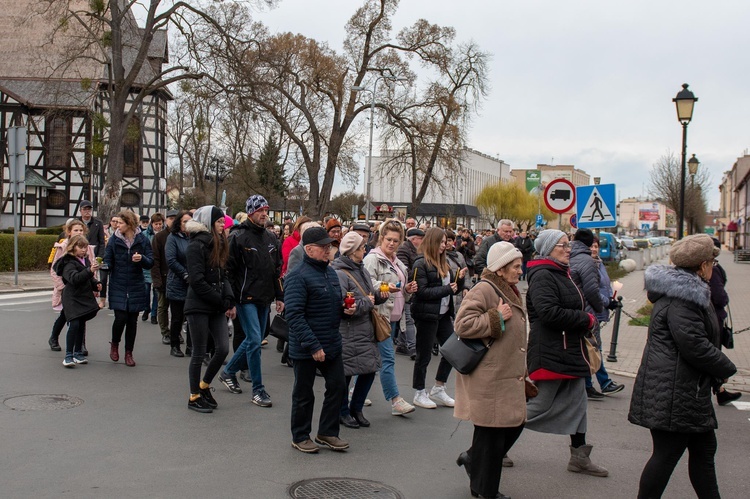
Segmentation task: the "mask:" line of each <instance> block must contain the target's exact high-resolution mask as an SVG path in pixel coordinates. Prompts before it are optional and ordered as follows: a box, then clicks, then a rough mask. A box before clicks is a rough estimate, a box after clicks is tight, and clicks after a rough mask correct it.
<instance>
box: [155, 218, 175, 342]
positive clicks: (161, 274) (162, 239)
mask: <svg viewBox="0 0 750 499" xmlns="http://www.w3.org/2000/svg"><path fill="white" fill-rule="evenodd" d="M176 216H177V210H169V211H168V212H167V221H166V222H165V223H164V229H162V230H161V231H159V232H157V233H156V235H155V236H154V238H153V239H152V240H151V250H152V251H153V252H154V266H153V267H151V281H152V282H153V286H154V288H155V289H156V291H157V292H158V293H159V306H158V309H157V310H158V311H157V314H156V320H157V322H158V323H159V329H161V342H162V343H163V344H165V345H169V344H170V338H169V300H167V274H168V272H169V266H168V265H167V254H166V252H165V251H164V247H165V246H166V244H167V237H169V234H170V233H171V232H172V230H171V228H172V223H173V222H174V219H175V217H176Z"/></svg>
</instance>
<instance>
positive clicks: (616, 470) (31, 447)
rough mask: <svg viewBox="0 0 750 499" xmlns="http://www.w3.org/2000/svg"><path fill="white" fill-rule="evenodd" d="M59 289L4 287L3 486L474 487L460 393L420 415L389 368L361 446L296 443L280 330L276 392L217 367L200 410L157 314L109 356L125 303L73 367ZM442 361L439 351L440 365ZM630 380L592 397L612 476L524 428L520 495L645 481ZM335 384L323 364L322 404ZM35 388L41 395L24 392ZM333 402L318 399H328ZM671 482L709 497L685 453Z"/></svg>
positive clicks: (738, 472)
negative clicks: (129, 354) (62, 346)
mask: <svg viewBox="0 0 750 499" xmlns="http://www.w3.org/2000/svg"><path fill="white" fill-rule="evenodd" d="M48 297H49V293H46V292H43V293H26V294H8V295H3V296H2V297H0V335H2V338H3V348H2V349H0V380H2V383H1V384H0V398H2V400H3V402H4V403H3V404H0V428H2V431H3V442H2V452H0V483H1V484H2V489H1V490H0V496H1V497H4V498H16V497H19V498H20V497H24V498H25V497H52V496H58V495H61V494H62V495H63V496H70V497H73V496H75V497H160V498H161V497H164V498H171V497H175V498H177V497H179V498H192V497H250V498H269V499H271V498H279V499H280V498H284V497H289V495H288V489H289V486H290V485H291V484H293V483H295V482H297V481H299V480H304V479H309V478H317V477H348V478H364V479H370V480H376V481H380V482H383V483H385V484H387V485H389V486H391V487H394V488H395V489H397V490H399V491H400V492H401V493H402V494H403V496H404V497H406V498H410V499H418V498H462V497H467V498H468V497H470V496H469V493H468V492H469V491H468V480H467V478H466V475H465V474H464V471H463V470H462V469H461V468H458V467H457V466H456V465H455V458H456V456H457V455H458V454H459V453H460V452H461V451H462V450H465V448H466V447H468V445H469V442H470V439H471V432H472V427H471V424H469V423H467V422H461V423H460V424H459V423H458V421H457V420H456V419H454V418H453V415H452V410H450V409H446V408H438V409H436V410H423V409H417V411H416V412H415V413H413V414H412V415H410V416H408V417H406V418H402V417H393V416H391V415H390V405H389V404H388V403H387V402H386V401H385V400H384V399H383V396H382V391H381V389H380V384H379V382H377V381H376V383H375V385H374V386H373V389H372V391H371V393H370V398H371V399H372V400H373V406H372V407H369V408H366V410H365V413H366V415H367V417H368V418H369V419H370V421H371V422H372V427H370V428H363V429H358V430H350V429H346V428H342V432H341V436H342V437H343V438H345V439H347V440H348V441H349V442H350V443H351V449H350V450H349V451H348V452H346V453H333V452H329V451H321V452H320V453H319V454H317V455H303V454H301V453H300V452H298V451H296V450H294V449H292V448H291V445H290V442H291V436H290V431H289V417H290V406H291V400H290V399H291V397H290V390H291V386H292V383H293V379H294V378H293V372H292V370H291V369H289V368H287V367H285V366H283V365H281V364H280V363H279V354H278V353H277V352H276V351H275V349H274V348H273V346H269V347H266V349H264V352H263V360H264V367H263V371H264V382H265V383H266V386H267V389H268V392H269V393H270V394H271V397H272V399H273V403H274V405H273V407H272V408H270V409H263V408H260V407H256V406H254V405H252V404H251V403H250V394H249V393H248V392H249V391H250V390H247V391H246V392H245V393H243V394H241V395H233V394H230V393H229V392H228V391H227V390H226V389H224V387H223V386H222V385H221V384H220V383H218V382H215V383H214V386H215V387H216V393H215V397H216V399H217V401H218V402H219V404H220V408H219V409H218V410H217V411H215V412H214V413H213V414H210V415H203V414H198V413H195V412H193V411H189V410H188V409H187V407H186V404H187V396H188V382H187V365H188V359H187V358H184V359H178V358H174V357H170V356H169V347H168V346H164V345H162V344H161V342H160V335H159V332H158V327H157V326H154V325H151V324H150V323H144V322H139V331H138V339H137V342H136V348H135V352H134V357H135V360H136V362H137V363H138V365H137V367H135V368H128V367H126V366H125V365H124V363H123V362H122V361H120V362H119V363H113V362H112V361H110V360H109V357H108V341H109V335H110V327H111V323H112V316H111V315H110V313H109V311H106V310H105V311H102V312H101V313H100V314H99V316H98V317H97V318H96V319H94V320H93V321H92V322H90V323H89V328H88V329H89V333H88V342H87V343H88V348H89V350H90V352H91V354H90V357H89V361H90V363H89V364H88V365H84V366H78V367H76V368H74V369H65V368H64V367H63V366H62V364H61V362H62V354H61V353H60V352H52V351H50V349H49V348H48V346H47V338H48V336H49V330H50V327H51V324H52V321H53V320H54V318H55V313H54V312H53V311H52V310H51V308H50V306H49V298H48ZM63 336H64V333H63ZM272 345H273V341H272ZM436 365H437V362H432V363H431V366H430V368H431V369H430V374H434V370H435V368H436ZM411 368H412V363H411V362H410V361H409V360H408V359H407V358H405V357H398V358H397V376H398V379H399V381H400V383H399V386H400V388H401V390H402V394H403V395H405V396H406V397H407V399H411V397H412V396H413V392H412V390H411V389H410V380H411ZM617 380H618V381H620V382H622V383H625V385H626V390H625V391H624V392H621V393H620V394H617V395H615V396H612V397H610V398H608V399H607V400H604V401H602V402H592V403H590V405H589V433H588V441H589V443H591V444H593V445H594V451H593V454H592V456H593V458H594V459H595V460H596V462H597V463H598V464H601V465H603V466H605V467H607V468H608V469H609V470H610V477H609V478H594V477H587V476H579V475H576V474H573V473H570V472H568V471H566V464H567V460H568V457H569V451H568V443H569V440H568V438H567V437H563V436H558V435H545V434H539V433H534V432H531V431H525V432H524V433H523V434H522V435H521V438H520V439H519V441H518V442H517V443H516V445H515V447H514V448H513V449H512V451H511V452H510V455H511V457H512V458H513V460H514V461H515V463H516V466H515V467H514V468H510V469H505V471H504V473H503V481H502V484H501V491H502V492H503V493H505V494H507V495H510V496H512V497H513V498H514V499H519V498H588V497H591V498H595V497H596V498H598V497H607V498H608V499H619V498H632V497H635V494H636V490H637V484H638V478H639V476H640V472H641V470H642V468H643V465H644V463H645V462H646V460H647V459H648V457H649V455H650V448H651V442H650V437H649V433H648V431H647V430H645V429H643V428H639V427H636V426H633V425H631V424H630V423H628V422H627V417H626V416H627V409H628V404H629V399H630V388H631V387H632V379H628V378H617ZM241 384H243V386H244V385H246V384H244V383H242V382H241ZM322 384H323V383H322V379H319V380H318V382H317V385H318V386H317V387H316V388H317V393H318V394H320V396H319V397H318V404H319V403H320V400H322ZM246 388H249V387H246ZM449 393H453V380H452V377H451V381H450V382H449ZM44 394H49V395H66V396H70V397H77V398H78V399H80V400H81V401H82V403H81V404H80V405H77V406H75V407H72V408H66V409H63V408H59V409H54V410H52V409H51V408H52V407H55V406H57V405H59V404H62V403H64V402H65V400H64V398H63V397H56V398H46V399H44V398H39V397H37V398H18V397H23V396H27V395H44ZM34 400H36V401H37V402H38V403H37V405H36V406H32V405H24V403H26V402H28V401H34ZM746 402H750V400H747V401H746ZM748 406H750V404H748ZM12 407H19V408H21V409H23V408H25V409H28V410H20V409H13V408H12ZM748 408H750V407H748ZM318 410H319V405H318V406H317V407H316V415H317V413H318V412H317V411H318ZM717 414H718V418H719V424H720V429H719V431H718V439H719V451H718V454H717V457H716V461H717V468H718V475H719V480H720V488H721V492H722V496H723V497H725V498H744V497H748V492H747V491H748V490H750V477H749V476H748V463H749V461H748V452H747V451H748V449H750V421H749V420H748V418H750V411H742V410H739V409H738V408H737V407H734V406H730V407H717ZM316 423H317V421H314V425H313V428H315V425H316ZM665 497H669V498H685V497H694V493H693V491H692V488H691V486H690V482H689V479H688V474H687V458H686V457H685V458H683V460H682V461H681V462H680V464H679V465H678V468H677V469H676V470H675V473H674V475H673V477H672V480H671V482H670V484H669V487H668V489H667V493H666V494H665Z"/></svg>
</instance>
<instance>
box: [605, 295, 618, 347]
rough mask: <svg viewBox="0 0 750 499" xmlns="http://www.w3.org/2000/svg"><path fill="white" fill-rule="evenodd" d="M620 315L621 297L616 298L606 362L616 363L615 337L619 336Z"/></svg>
mask: <svg viewBox="0 0 750 499" xmlns="http://www.w3.org/2000/svg"><path fill="white" fill-rule="evenodd" d="M620 315H622V296H618V297H617V309H616V310H615V322H614V324H612V341H611V342H610V343H609V355H607V362H617V336H618V335H619V334H620Z"/></svg>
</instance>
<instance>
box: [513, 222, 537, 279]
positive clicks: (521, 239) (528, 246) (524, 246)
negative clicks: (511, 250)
mask: <svg viewBox="0 0 750 499" xmlns="http://www.w3.org/2000/svg"><path fill="white" fill-rule="evenodd" d="M513 244H515V245H516V248H518V251H520V252H521V254H522V255H523V258H522V260H521V261H522V262H523V266H522V267H521V270H523V274H522V275H521V280H522V281H523V280H525V279H526V265H527V264H528V263H529V261H530V260H531V258H532V257H533V256H534V242H533V241H532V240H531V238H530V237H529V234H528V233H527V232H526V231H525V230H524V231H521V233H520V234H519V235H518V237H517V238H516V240H515V241H514V242H513Z"/></svg>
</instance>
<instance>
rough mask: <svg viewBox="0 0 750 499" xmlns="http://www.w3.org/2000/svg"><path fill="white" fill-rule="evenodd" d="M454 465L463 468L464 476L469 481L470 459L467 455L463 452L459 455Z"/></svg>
mask: <svg viewBox="0 0 750 499" xmlns="http://www.w3.org/2000/svg"><path fill="white" fill-rule="evenodd" d="M456 464H457V465H459V466H463V467H464V471H465V472H466V475H467V476H468V477H469V480H471V458H469V453H468V452H466V451H464V452H462V453H461V454H459V455H458V459H456ZM474 497H476V496H474Z"/></svg>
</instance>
